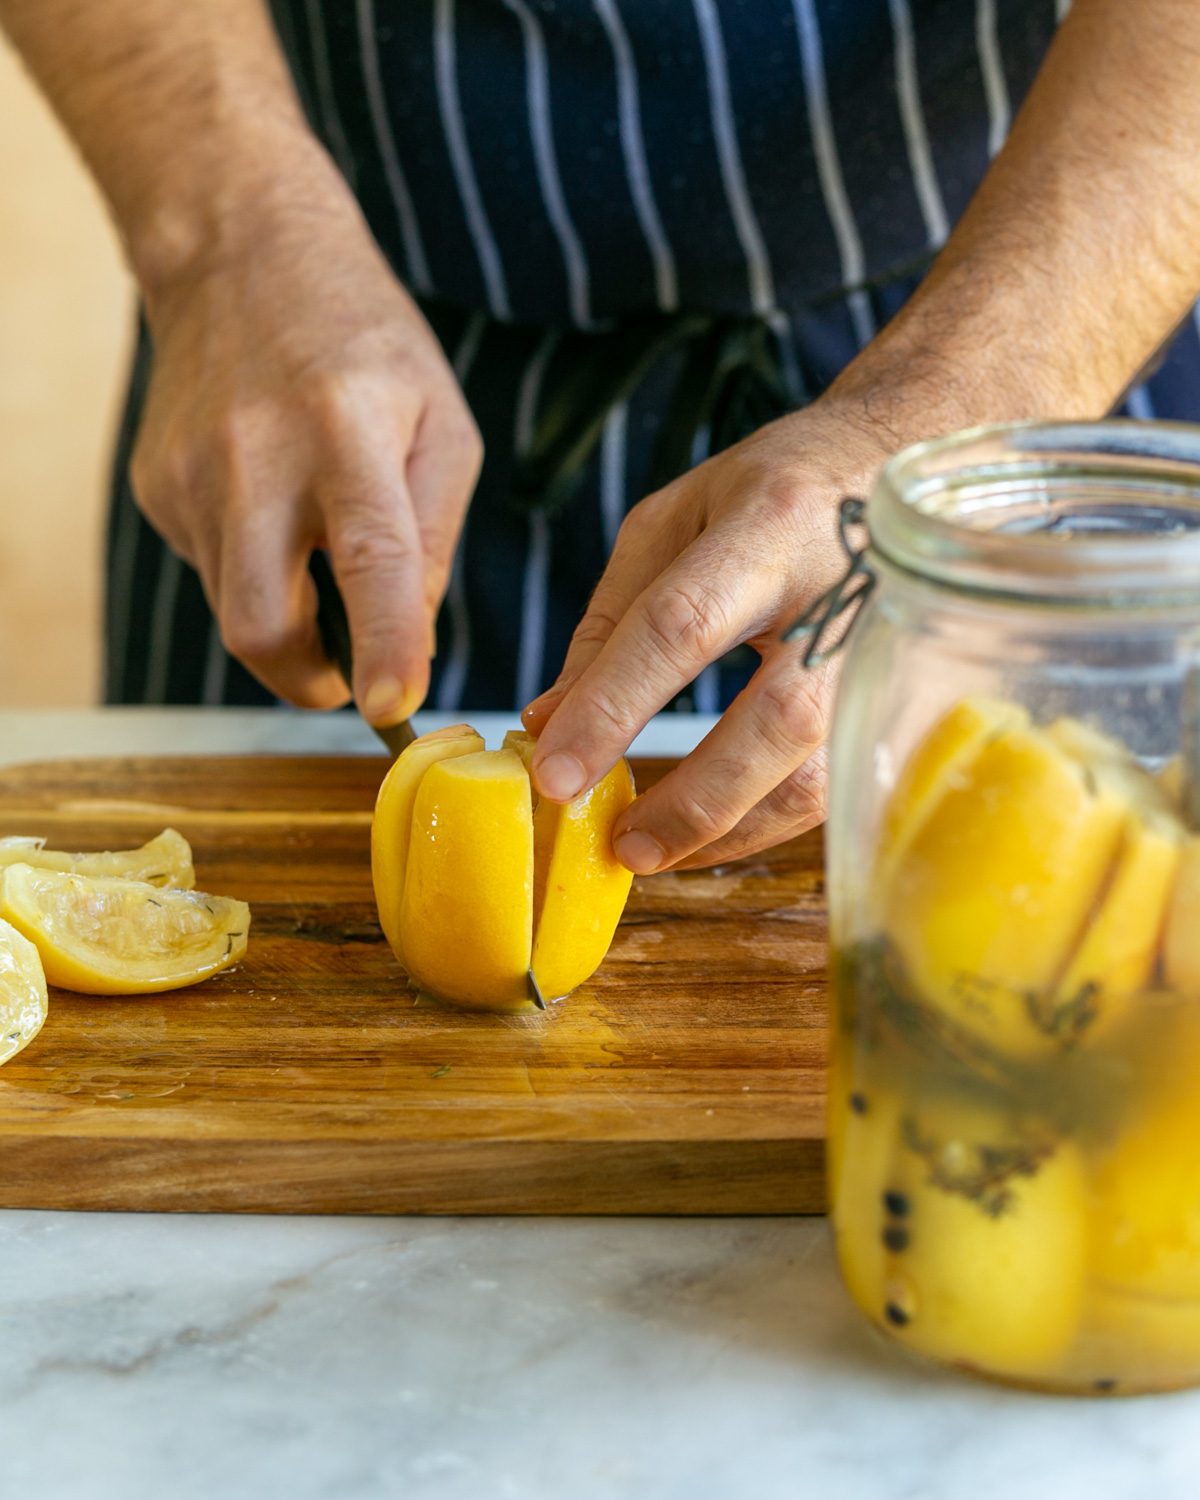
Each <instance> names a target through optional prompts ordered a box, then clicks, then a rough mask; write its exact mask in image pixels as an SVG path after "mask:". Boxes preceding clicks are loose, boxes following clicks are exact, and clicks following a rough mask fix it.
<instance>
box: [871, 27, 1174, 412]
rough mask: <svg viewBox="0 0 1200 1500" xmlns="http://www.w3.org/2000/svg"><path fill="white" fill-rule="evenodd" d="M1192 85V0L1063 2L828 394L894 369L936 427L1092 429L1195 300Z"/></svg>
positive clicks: (913, 403)
mask: <svg viewBox="0 0 1200 1500" xmlns="http://www.w3.org/2000/svg"><path fill="white" fill-rule="evenodd" d="M1198 77H1200V6H1197V5H1196V4H1195V0H1139V3H1138V4H1137V5H1136V6H1131V5H1129V4H1128V0H1076V4H1075V7H1074V9H1073V11H1072V13H1071V15H1070V17H1069V18H1068V20H1067V22H1066V23H1065V25H1064V26H1063V28H1062V30H1061V31H1060V33H1059V36H1058V37H1057V39H1056V40H1055V42H1054V44H1053V46H1052V47H1051V49H1050V52H1049V55H1048V56H1047V59H1046V62H1045V64H1044V66H1043V68H1042V71H1041V73H1040V75H1039V77H1038V79H1037V81H1036V82H1035V84H1034V86H1033V88H1032V90H1031V92H1030V94H1029V96H1028V99H1027V100H1026V102H1025V105H1024V107H1023V108H1022V109H1021V111H1020V112H1019V114H1018V116H1017V119H1016V121H1015V123H1014V127H1013V130H1012V133H1011V136H1010V138H1009V141H1008V143H1007V144H1006V146H1005V148H1004V150H1003V151H1002V152H1001V153H1000V154H999V156H998V157H997V158H996V160H995V162H994V163H993V164H992V167H991V170H990V171H989V172H988V174H987V176H986V178H985V180H984V182H983V184H982V186H981V187H980V190H979V192H978V194H977V195H976V197H975V199H974V201H973V202H972V204H971V206H970V208H969V209H968V210H967V212H966V214H965V215H964V216H963V218H962V220H961V221H960V223H959V224H958V226H957V227H956V229H955V231H954V233H953V235H952V236H951V237H950V239H949V241H948V242H947V244H946V246H945V249H944V250H943V252H942V254H941V255H940V256H939V257H938V259H937V261H936V262H935V264H934V266H933V268H932V269H931V271H930V273H929V276H928V277H927V278H926V281H925V283H924V284H923V286H922V287H921V289H920V290H919V292H918V293H917V294H916V295H915V296H914V298H913V299H912V300H911V302H910V303H909V305H908V307H907V308H906V309H905V310H904V311H903V312H902V313H901V314H900V316H899V317H898V318H896V319H895V320H894V322H893V323H892V324H891V325H890V326H889V327H888V328H887V329H885V330H884V332H883V334H882V335H881V336H880V337H879V338H878V339H877V340H876V341H875V344H874V345H873V346H872V347H871V349H869V350H868V351H867V353H866V354H865V355H863V356H861V357H860V359H859V360H858V361H857V362H856V363H855V365H852V366H851V367H850V369H849V370H848V371H847V373H846V375H845V376H844V377H843V381H842V382H841V390H842V391H843V392H844V393H845V392H856V391H866V390H868V389H878V386H879V382H880V379H881V378H883V379H887V376H888V372H889V371H891V372H893V373H894V374H895V376H896V380H897V385H898V387H900V388H902V389H903V392H904V396H903V402H904V405H905V406H906V407H911V410H912V413H913V416H914V419H915V418H916V414H917V411H918V409H920V408H922V407H924V408H925V409H928V408H930V407H932V408H933V409H934V410H938V411H944V412H945V414H946V415H945V421H946V424H947V425H955V424H959V425H961V424H965V423H967V422H976V421H992V420H1008V419H1016V418H1022V417H1057V416H1062V417H1069V416H1078V417H1098V416H1101V415H1103V414H1104V413H1105V412H1106V411H1107V410H1108V409H1109V408H1110V407H1111V406H1112V404H1113V403H1114V402H1115V401H1116V400H1117V399H1118V398H1119V397H1120V395H1121V394H1122V392H1123V391H1124V389H1125V388H1126V386H1127V385H1128V383H1129V382H1130V381H1131V380H1132V379H1133V378H1134V376H1135V375H1136V374H1137V372H1138V371H1139V370H1140V369H1141V368H1142V366H1143V365H1144V364H1145V362H1146V361H1147V360H1148V359H1149V358H1150V357H1151V355H1152V354H1153V353H1154V351H1155V349H1157V348H1158V347H1159V345H1160V344H1161V343H1162V342H1163V341H1164V340H1165V339H1166V338H1167V337H1168V336H1169V334H1170V333H1171V331H1172V330H1173V329H1174V328H1175V326H1176V325H1177V323H1178V322H1179V320H1180V319H1181V318H1182V317H1183V316H1184V315H1185V314H1186V311H1187V308H1188V306H1189V304H1190V303H1191V302H1192V301H1193V300H1194V299H1195V298H1196V296H1197V295H1198V294H1200V173H1198V172H1197V170H1196V161H1197V149H1198V148H1197V142H1198V141H1200V88H1197V78H1198ZM887 420H889V421H892V422H894V423H895V424H896V425H897V426H898V427H902V426H903V425H904V417H903V412H901V413H900V414H899V415H889V417H888V418H887ZM909 435H910V434H909V433H908V432H907V431H905V432H899V433H898V436H900V437H901V438H907V437H908V436H909Z"/></svg>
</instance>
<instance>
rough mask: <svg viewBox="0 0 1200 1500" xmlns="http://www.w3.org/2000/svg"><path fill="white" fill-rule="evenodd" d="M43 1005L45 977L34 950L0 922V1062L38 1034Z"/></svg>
mask: <svg viewBox="0 0 1200 1500" xmlns="http://www.w3.org/2000/svg"><path fill="white" fill-rule="evenodd" d="M46 1007H47V998H46V976H45V974H44V973H43V971H42V961H41V959H40V958H39V957H38V951H37V949H36V948H35V947H34V946H33V944H32V943H31V942H30V941H29V939H28V938H26V937H22V936H21V934H20V933H19V932H18V931H17V929H16V928H15V927H12V926H10V925H9V923H7V922H3V921H0V1063H6V1062H7V1061H8V1060H9V1058H10V1057H15V1056H16V1054H17V1053H18V1052H20V1050H21V1048H22V1047H25V1046H27V1045H28V1044H29V1043H30V1042H31V1041H32V1040H33V1039H34V1037H35V1036H37V1034H38V1032H39V1031H40V1030H41V1029H42V1022H43V1021H44V1020H45V1019H46Z"/></svg>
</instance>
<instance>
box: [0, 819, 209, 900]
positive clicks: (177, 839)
mask: <svg viewBox="0 0 1200 1500" xmlns="http://www.w3.org/2000/svg"><path fill="white" fill-rule="evenodd" d="M7 865H30V866H32V867H33V869H35V870H60V871H62V872H63V873H65V874H72V875H106V876H110V877H112V878H114V879H122V880H144V881H146V882H147V883H148V884H149V885H159V886H176V887H178V888H179V889H181V890H187V891H190V890H191V888H192V887H193V886H194V885H195V884H196V871H195V869H194V868H193V866H192V850H191V846H190V845H189V844H188V841H187V839H185V838H184V836H183V834H181V833H176V831H175V830H174V829H173V828H164V829H163V831H162V832H161V833H160V834H159V835H158V837H157V838H153V839H151V840H150V842H149V843H148V844H143V845H142V846H141V848H140V849H112V850H104V851H102V852H100V853H97V854H68V853H67V852H66V851H65V850H62V849H47V848H46V840H45V839H31V838H3V839H0V869H3V868H4V867H5V866H7Z"/></svg>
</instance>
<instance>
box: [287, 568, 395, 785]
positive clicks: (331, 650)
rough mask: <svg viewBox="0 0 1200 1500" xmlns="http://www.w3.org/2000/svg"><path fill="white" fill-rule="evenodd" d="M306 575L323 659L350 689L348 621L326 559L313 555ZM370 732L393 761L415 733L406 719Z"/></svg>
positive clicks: (339, 590)
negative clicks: (313, 594) (312, 593)
mask: <svg viewBox="0 0 1200 1500" xmlns="http://www.w3.org/2000/svg"><path fill="white" fill-rule="evenodd" d="M308 571H309V572H310V573H311V574H312V580H313V583H314V584H315V585H316V589H317V629H318V630H319V631H320V632H321V644H322V645H323V646H324V648H325V655H326V656H328V657H329V659H330V661H332V662H335V663H336V664H337V667H338V670H339V671H340V672H341V674H342V676H343V677H344V678H345V679H346V682H347V684H348V685H349V686H351V687H352V686H353V684H354V657H353V652H352V648H351V643H350V621H349V620H348V619H347V618H346V604H345V601H344V600H343V598H342V591H341V589H339V588H338V586H337V579H336V578H335V577H334V576H333V568H332V567H331V566H330V563H329V557H328V555H327V554H326V553H324V552H314V553H313V554H312V556H311V557H310V558H309V560H308ZM371 728H372V729H373V730H374V731H375V733H376V734H377V735H378V736H379V738H380V739H381V740H382V741H383V743H384V744H385V745H386V746H387V748H388V753H389V754H390V755H391V757H392V759H393V760H395V759H396V757H397V756H398V755H399V754H400V752H401V751H402V750H406V749H407V748H408V746H409V745H411V744H412V742H413V741H414V740H415V739H416V737H417V732H416V730H415V729H414V728H413V727H412V724H411V723H410V721H409V720H408V719H402V720H401V722H400V723H399V724H372V725H371Z"/></svg>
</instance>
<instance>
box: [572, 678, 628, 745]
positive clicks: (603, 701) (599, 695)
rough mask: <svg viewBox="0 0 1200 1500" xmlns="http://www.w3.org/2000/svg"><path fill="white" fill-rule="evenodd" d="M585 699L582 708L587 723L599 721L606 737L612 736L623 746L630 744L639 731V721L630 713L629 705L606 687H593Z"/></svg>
mask: <svg viewBox="0 0 1200 1500" xmlns="http://www.w3.org/2000/svg"><path fill="white" fill-rule="evenodd" d="M584 697H585V699H586V701H585V702H584V704H583V705H582V706H581V712H582V713H583V714H584V715H586V721H587V722H588V723H595V722H597V721H598V722H599V725H600V727H601V729H603V730H604V731H605V732H606V737H607V735H608V734H611V735H612V736H613V738H615V739H619V740H620V741H621V742H622V743H623V744H628V742H629V741H630V740H631V739H632V738H633V736H634V735H635V734H636V733H637V729H638V724H637V721H636V720H635V719H634V717H633V715H632V714H631V713H630V712H629V708H628V705H627V704H624V703H622V701H621V699H620V698H619V697H617V696H616V695H614V694H613V693H612V692H611V691H610V690H609V689H608V688H605V687H596V686H594V685H593V686H592V687H591V688H590V689H588V690H587V692H586V693H585V695H584Z"/></svg>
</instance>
